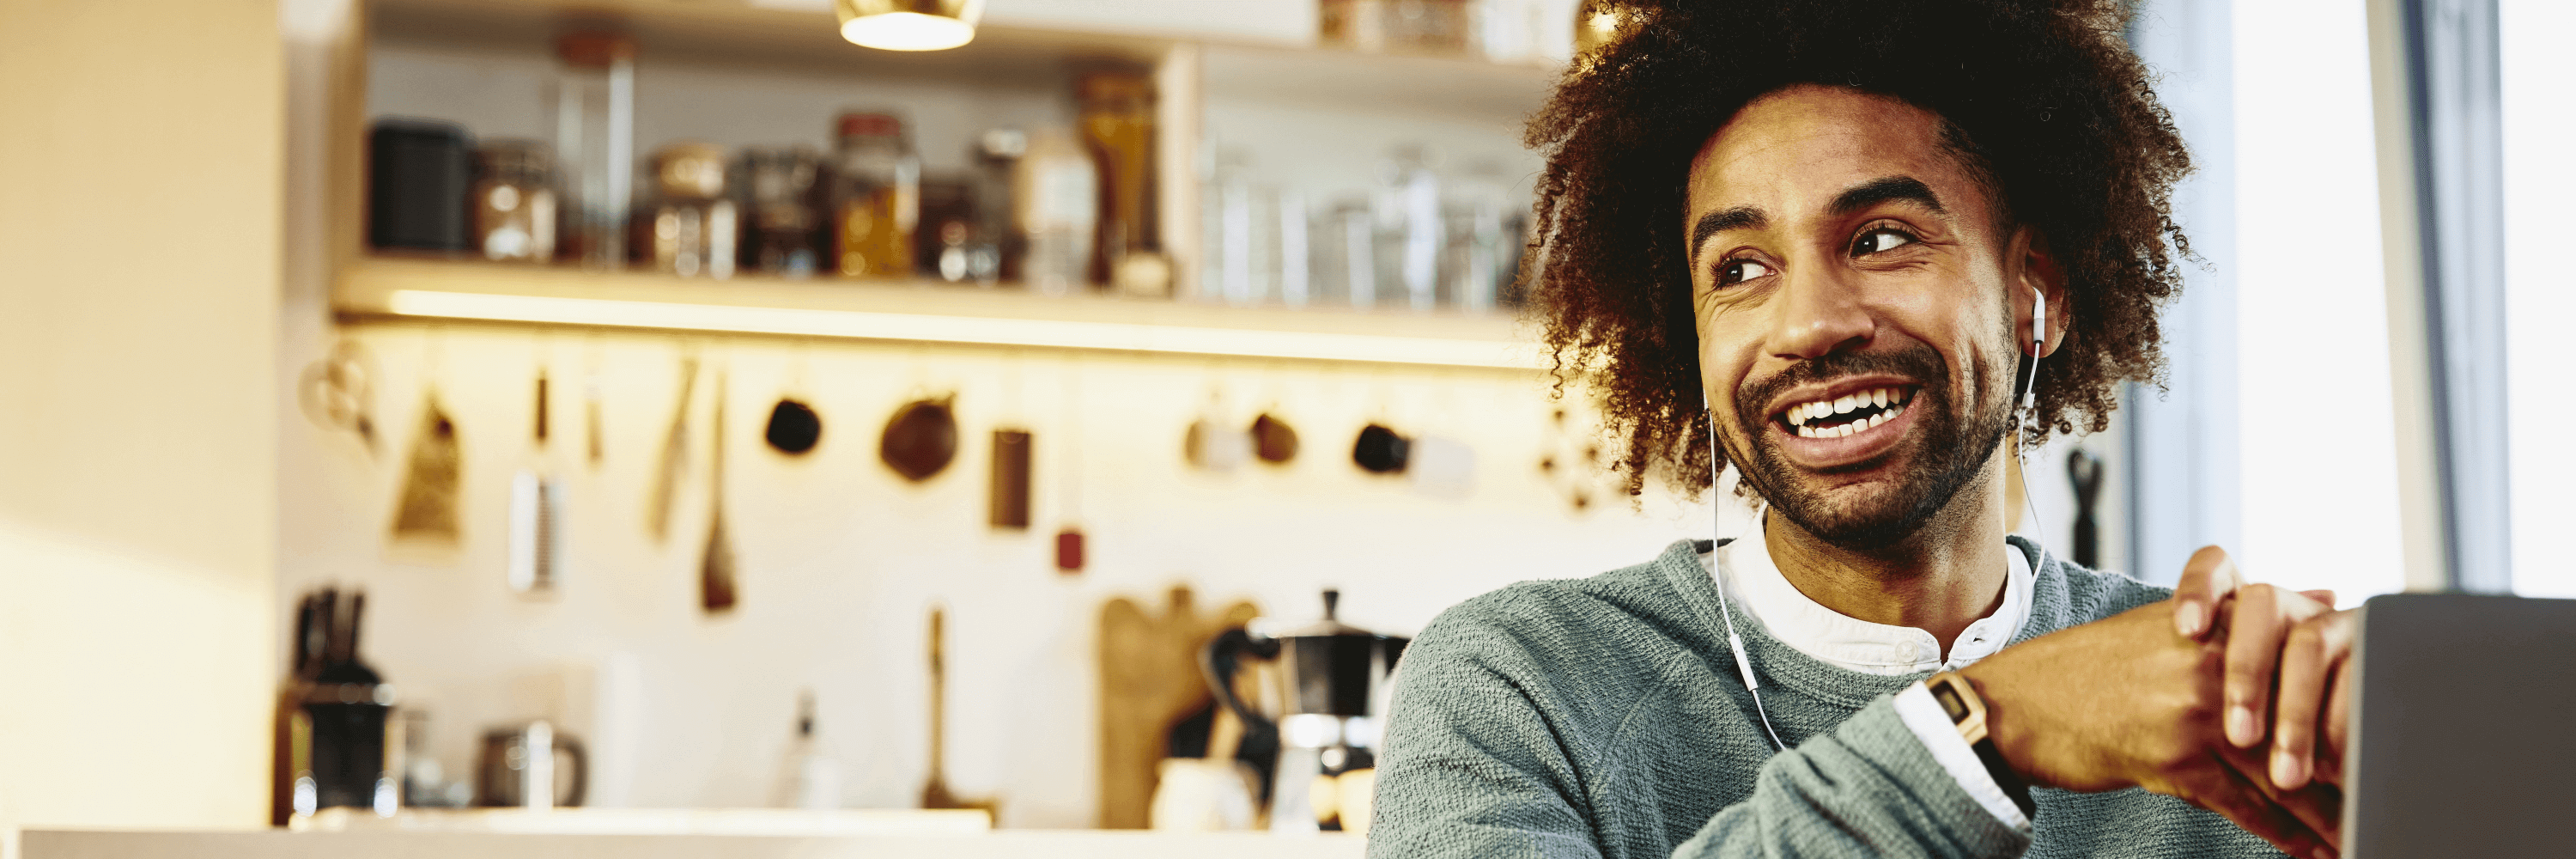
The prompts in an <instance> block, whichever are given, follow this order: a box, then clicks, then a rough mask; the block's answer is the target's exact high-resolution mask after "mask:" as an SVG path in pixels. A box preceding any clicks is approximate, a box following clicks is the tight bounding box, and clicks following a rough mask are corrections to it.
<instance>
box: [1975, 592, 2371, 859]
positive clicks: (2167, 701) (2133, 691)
mask: <svg viewBox="0 0 2576 859" xmlns="http://www.w3.org/2000/svg"><path fill="white" fill-rule="evenodd" d="M2175 611H2176V604H2175V603H2174V602H2171V601H2168V602H2162V603H2157V604H2154V605H2149V606H2145V607H2142V608H2138V609H2135V610H2132V611H2128V612H2125V613H2122V614H2119V615H2116V616H2113V617H2110V618H2106V619H2104V620H2101V621H2097V622H2094V623H2089V624H2085V625H2083V626H2079V627H2075V628H2072V629H2067V630H2061V631H2059V632H2055V633H2051V634H2048V635H2044V636H2040V637H2038V638H2035V639H2032V640H2030V641H2026V642H2023V643H2021V644H2018V645H2015V646H2013V647H2008V648H2005V649H2003V650H2002V651H1999V652H1997V653H1996V654H1995V655H1994V656H1991V657H1987V658H1986V659H1985V660H1983V661H1981V662H1978V663H1977V664H1976V665H1974V666H1971V667H1969V668H1967V669H1965V670H1963V671H1961V672H1960V674H1962V675H1964V676H1966V677H1967V678H1968V680H1969V681H1970V682H1971V683H1974V684H1975V685H1976V688H1977V694H1978V696H1979V697H1981V698H1984V699H1985V702H1986V720H1987V732H1988V734H1989V735H1990V736H1992V737H1993V738H1994V741H1995V746H1996V749H1997V750H1998V751H2000V752H2002V753H2003V756H2004V759H2005V761H2006V762H2008V763H2010V764H2011V765H2012V767H2013V769H2014V771H2016V772H2019V773H2021V774H2022V775H2023V777H2025V778H2027V779H2029V780H2030V781H2031V783H2033V784H2037V785H2044V786H2048V787H2057V788H2064V789H2067V790H2075V791H2105V790H2118V789H2121V788H2126V787H2131V786H2137V787H2144V788H2146V789H2148V790H2151V791H2155V792H2157V793H2162V794H2168V795H2171V796H2175V797H2179V798H2181V799H2183V800H2185V801H2188V802H2191V803H2192V804H2195V805H2199V806H2201V807H2204V808H2208V809H2210V810H2212V811H2216V812H2218V813H2219V814H2221V815H2224V816H2226V817H2227V818H2228V819H2229V820H2232V821H2235V822H2236V825H2238V826H2241V827H2244V828H2245V829H2246V831H2248V832H2252V833H2254V834H2256V835H2259V836H2262V837H2263V838H2264V839H2266V840H2268V841H2271V842H2272V843H2273V844H2276V845H2279V846H2280V847H2281V848H2282V849H2283V850H2286V851H2288V852H2290V853H2291V854H2292V855H2297V856H2307V857H2331V856H2334V855H2336V841H2337V840H2338V837H2339V833H2338V832H2337V830H2336V817H2337V815H2338V813H2339V812H2340V807H2339V806H2340V802H2339V795H2338V794H2336V793H2334V792H2333V789H2332V788H2329V787H2324V786H2315V787H2311V788H2309V789H2306V790H2301V791H2283V790H2278V789H2276V788H2274V787H2273V786H2272V785H2271V784H2268V783H2266V782H2267V781H2268V780H2266V779H2263V778H2262V777H2261V775H2260V773H2261V772H2262V760H2261V758H2260V757H2259V755H2258V754H2257V753H2255V752H2252V751H2248V750H2245V749H2242V748H2238V747H2236V746H2234V745H2232V744H2230V743H2228V742H2227V741H2226V739H2225V737H2224V736H2223V734H2222V732H2221V730H2220V728H2219V714H2220V713H2221V712H2222V710H2223V709H2224V706H2225V703H2224V702H2225V698H2224V689H2225V675H2224V674H2223V671H2222V669H2223V668H2224V666H2225V664H2226V661H2227V645H2226V643H2225V642H2221V641H2206V642H2204V641H2196V640H2193V639H2192V638H2189V637H2186V636H2184V635H2181V634H2179V633H2178V632H2177V631H2176V626H2175V623H2174V617H2173V616H2174V613H2175ZM2248 773H2252V774H2254V775H2253V776H2252V777H2248V775H2247V774H2248Z"/></svg>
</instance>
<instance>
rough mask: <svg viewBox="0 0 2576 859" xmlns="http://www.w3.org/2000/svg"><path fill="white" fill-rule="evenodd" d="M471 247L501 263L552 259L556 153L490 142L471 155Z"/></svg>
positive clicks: (524, 143)
mask: <svg viewBox="0 0 2576 859" xmlns="http://www.w3.org/2000/svg"><path fill="white" fill-rule="evenodd" d="M474 174H475V175H474V193H473V204H472V209H473V212H474V235H473V241H474V246H475V247H477V248H480V249H482V251H483V256H484V257H485V258H486V259H491V260H495V261H500V262H532V263H544V262H551V261H553V260H554V258H555V189H554V148H553V147H551V146H548V145H546V144H545V142H544V141H538V140H490V141H485V142H484V143H483V145H482V146H481V147H479V148H477V149H475V150H474Z"/></svg>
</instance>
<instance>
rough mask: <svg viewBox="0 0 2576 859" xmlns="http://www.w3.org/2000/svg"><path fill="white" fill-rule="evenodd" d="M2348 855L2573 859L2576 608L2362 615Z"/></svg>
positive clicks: (2384, 601) (2485, 605) (2401, 608)
mask: <svg viewBox="0 0 2576 859" xmlns="http://www.w3.org/2000/svg"><path fill="white" fill-rule="evenodd" d="M2353 659H2354V665H2355V667H2356V669H2357V670H2358V671H2359V672H2360V674H2359V679H2360V684H2359V685H2358V686H2357V687H2356V688H2355V690H2354V694H2355V695H2357V696H2359V699H2360V706H2359V707H2358V708H2357V710H2356V711H2355V713H2354V716H2353V719H2354V721H2353V725H2352V735H2351V740H2350V741H2349V742H2348V744H2347V746H2348V747H2347V748H2346V749H2345V755H2346V757H2345V759H2344V762H2345V768H2346V772H2345V780H2344V787H2345V791H2346V793H2345V796H2344V817H2343V834H2344V839H2343V841H2344V843H2343V848H2344V849H2343V855H2344V856H2346V857H2348V859H2402V857H2418V856H2445V857H2447V856H2481V857H2482V856H2502V857H2523V856H2576V600H2555V599H2526V598H2521V597H2507V596H2479V595H2472V594H2390V595H2386V596H2379V597H2372V598H2371V600H2370V601H2369V602H2368V603H2365V604H2364V605H2363V608H2362V611H2361V631H2360V640H2359V642H2358V643H2357V649H2356V650H2355V652H2354V655H2353Z"/></svg>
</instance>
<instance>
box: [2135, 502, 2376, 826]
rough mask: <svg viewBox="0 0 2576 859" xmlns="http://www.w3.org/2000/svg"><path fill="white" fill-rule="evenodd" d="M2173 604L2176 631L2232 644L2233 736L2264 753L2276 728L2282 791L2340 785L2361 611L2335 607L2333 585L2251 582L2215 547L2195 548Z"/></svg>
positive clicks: (2275, 777) (2273, 770) (2275, 781)
mask: <svg viewBox="0 0 2576 859" xmlns="http://www.w3.org/2000/svg"><path fill="white" fill-rule="evenodd" d="M2172 602H2173V604H2174V616H2175V629H2176V630H2177V631H2179V632H2181V633H2182V634H2184V635H2186V636H2190V637H2192V638H2194V639H2202V640H2224V641H2225V642H2226V643H2227V693H2226V695H2227V714H2226V721H2225V724H2226V728H2227V741H2228V742H2229V743H2231V744H2234V745H2235V746H2236V747H2237V748H2240V749H2249V750H2251V749H2257V748H2258V747H2260V746H2262V744H2263V742H2264V740H2265V739H2266V736H2267V732H2266V730H2265V728H2266V727H2269V728H2270V731H2269V732H2268V736H2269V739H2270V740H2271V741H2272V744H2271V762H2270V765H2269V766H2268V767H2266V768H2265V769H2266V771H2267V772H2268V779H2269V780H2270V782H2271V783H2272V786H2273V787H2275V788H2276V789H2279V790H2298V789H2301V788H2303V787H2306V786H2307V785H2308V783H2309V782H2310V780H2311V779H2322V780H2324V781H2326V782H2329V783H2337V784H2339V783H2341V781H2342V769H2343V741H2344V737H2345V732H2346V730H2347V729H2348V727H2349V726H2350V724H2351V710H2352V702H2351V693H2350V689H2349V688H2348V687H2349V685H2350V682H2349V680H2348V679H2347V678H2346V676H2345V674H2346V672H2345V670H2344V669H2345V666H2347V665H2348V664H2349V663H2350V662H2351V657H2352V639H2353V626H2354V623H2355V618H2356V615H2355V614H2354V613H2353V612H2351V611H2342V612H2337V611H2334V610H2333V605H2334V592H2333V591H2303V592H2292V591H2289V590H2286V589H2282V588H2277V587H2274V586H2272V585H2263V584H2246V583H2245V582H2244V580H2243V577H2242V576H2240V575H2239V574H2238V573H2237V571H2236V564H2235V563H2234V562H2233V561H2231V560H2229V559H2228V557H2227V553H2226V552H2225V551H2222V550H2220V549H2219V548H2218V547H2216V546H2206V547H2202V548H2201V550H2200V551H2198V552H2195V553H2193V554H2192V557H2191V562H2190V563H2189V564H2187V565H2185V566H2184V567H2183V575H2182V580H2181V581H2180V582H2178V583H2176V585H2175V587H2174V596H2173V600H2172ZM2276 680H2277V684H2276ZM2276 685H2277V691H2276ZM2321 737H2322V739H2324V740H2325V743H2324V745H2323V746H2322V747H2320V746H2319V745H2318V743H2317V741H2318V739H2320V738H2321Z"/></svg>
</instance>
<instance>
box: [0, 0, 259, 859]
mask: <svg viewBox="0 0 2576 859" xmlns="http://www.w3.org/2000/svg"><path fill="white" fill-rule="evenodd" d="M0 80H5V81H8V82H9V83H8V85H6V86H0V116H6V117H8V119H7V121H6V125H7V127H8V129H9V131H8V133H7V134H0V163H6V164H9V165H12V167H11V169H10V170H9V179H8V183H9V190H8V191H7V193H6V200H7V204H6V205H5V206H0V259H6V260H8V269H7V274H6V275H5V276H0V368H5V369H0V403H5V405H0V690H5V692H0V698H5V703H0V844H5V845H6V846H5V849H0V852H12V853H13V852H14V851H15V841H16V838H15V831H16V830H17V829H19V828H23V827H33V826H188V827H211V828H229V827H248V826H256V825H261V824H263V823H264V822H265V819H266V811H267V784H268V777H267V773H268V749H269V744H268V727H269V714H270V703H271V700H272V694H273V690H274V689H275V688H276V687H275V679H276V678H275V674H274V673H273V672H272V670H271V668H270V655H271V653H272V648H273V645H272V643H271V641H270V632H271V630H272V628H273V627H272V626H271V616H270V604H271V601H272V599H273V595H274V593H275V591H274V589H273V588H274V584H273V581H274V580H273V577H272V565H273V564H274V562H275V547H276V518H275V515H276V492H275V490H274V486H275V484H274V469H275V464H276V460H275V458H274V457H273V455H272V450H273V445H274V443H275V421H274V416H273V413H272V410H271V397H272V396H273V394H274V391H275V388H274V387H273V386H272V385H271V382H270V379H271V373H272V367H273V365H272V361H273V359H274V355H275V352H274V351H273V350H274V343H273V340H272V332H274V331H275V329H276V312H277V283H278V280H277V279H278V245H279V238H280V236H279V221H278V187H279V166H280V158H281V150H280V124H281V122H282V118H281V113H280V97H281V83H282V77H281V72H280V63H279V52H278V39H277V12H276V7H275V6H274V4H272V3H266V2H257V0H247V1H246V2H224V3H202V2H11V3H6V4H0Z"/></svg>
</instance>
